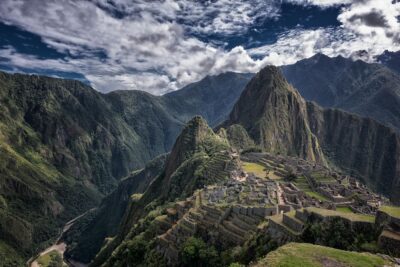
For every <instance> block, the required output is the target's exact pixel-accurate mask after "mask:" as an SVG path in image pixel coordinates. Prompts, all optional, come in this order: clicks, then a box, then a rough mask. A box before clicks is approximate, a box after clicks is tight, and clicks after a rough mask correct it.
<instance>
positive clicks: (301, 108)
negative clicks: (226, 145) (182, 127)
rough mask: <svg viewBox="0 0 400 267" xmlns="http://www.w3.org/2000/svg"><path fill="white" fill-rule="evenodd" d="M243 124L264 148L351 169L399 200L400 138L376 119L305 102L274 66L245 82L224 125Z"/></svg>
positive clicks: (378, 189)
mask: <svg viewBox="0 0 400 267" xmlns="http://www.w3.org/2000/svg"><path fill="white" fill-rule="evenodd" d="M236 124H240V125H242V126H243V127H244V129H245V130H246V131H247V132H248V134H249V136H250V137H251V138H252V139H253V140H254V142H255V143H256V145H259V146H261V147H262V148H263V149H264V150H266V151H270V152H274V153H280V154H284V155H295V156H299V157H302V158H305V159H307V160H311V161H315V162H320V163H321V162H322V163H324V159H326V160H327V161H328V163H329V164H333V165H336V166H337V167H339V168H342V169H345V170H347V171H349V172H353V174H354V175H357V176H359V177H360V178H361V179H364V181H365V183H366V184H367V185H368V186H369V187H370V188H373V189H375V190H377V191H379V192H382V193H384V194H386V195H387V196H389V197H390V198H391V199H392V201H393V202H396V203H399V202H400V194H399V192H400V191H399V187H400V180H399V179H400V137H399V136H398V134H396V132H395V131H394V130H392V129H391V128H389V127H386V126H384V125H382V124H380V123H378V122H376V121H374V120H372V119H369V118H361V117H359V116H356V115H353V114H350V113H347V112H344V111H341V110H338V109H323V108H321V107H319V106H318V105H316V104H315V103H312V102H306V101H304V99H303V98H302V97H301V96H300V95H299V93H298V92H297V91H296V90H295V89H294V88H293V87H291V86H290V85H289V84H288V82H287V81H286V80H285V78H284V77H283V74H282V73H281V71H280V70H279V69H277V68H276V67H272V66H269V67H266V68H264V69H263V70H261V71H260V72H259V73H258V74H257V75H256V76H255V77H254V78H253V79H252V80H251V81H250V83H249V84H248V85H247V87H246V89H245V90H244V91H243V93H242V95H241V97H240V99H239V100H238V102H237V103H236V104H235V106H234V108H233V110H232V112H231V114H230V116H229V119H228V120H227V121H225V122H224V123H223V124H222V127H229V126H231V125H236Z"/></svg>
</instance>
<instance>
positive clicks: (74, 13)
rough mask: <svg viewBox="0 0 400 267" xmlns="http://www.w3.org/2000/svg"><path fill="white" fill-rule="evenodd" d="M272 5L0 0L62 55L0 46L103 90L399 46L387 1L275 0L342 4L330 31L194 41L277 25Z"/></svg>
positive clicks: (157, 85) (393, 10)
mask: <svg viewBox="0 0 400 267" xmlns="http://www.w3.org/2000/svg"><path fill="white" fill-rule="evenodd" d="M281 2H282V1H278V0H269V1H266V0H213V1H211V0H207V1H190V0H152V1H145V0H90V1H89V0H88V1H83V0H68V1H57V0H47V1H42V0H3V1H2V4H1V5H0V20H1V21H2V22H3V23H6V24H10V25H15V26H18V27H20V28H22V29H24V30H26V31H29V32H32V33H35V34H37V35H39V36H40V37H41V38H42V41H43V42H44V43H45V44H46V45H47V46H49V47H51V48H53V49H56V50H57V51H59V52H60V53H63V54H64V55H65V57H64V58H60V59H43V58H38V57H37V56H35V55H26V54H20V53H18V52H17V51H16V50H15V49H14V48H13V47H6V48H3V49H0V59H1V60H2V61H3V62H5V61H6V63H7V64H9V65H10V66H13V67H16V68H18V67H19V68H32V69H43V70H45V69H55V70H59V71H67V72H79V73H82V74H83V75H84V76H85V77H86V78H87V79H88V80H89V81H90V82H91V83H92V85H93V86H94V87H95V88H96V89H98V90H100V91H103V92H107V91H111V90H117V89H138V90H145V91H148V92H151V93H154V94H162V93H165V92H167V91H170V90H176V89H178V88H180V87H182V86H184V85H186V84H188V83H191V82H194V81H197V80H199V79H201V78H203V77H204V76H206V75H209V74H219V73H221V72H226V71H238V72H256V71H258V70H259V69H260V68H261V67H263V66H265V65H266V64H275V65H282V64H289V63H294V62H295V61H297V60H299V59H303V58H305V57H310V56H312V55H314V54H315V53H317V52H322V53H325V54H327V55H331V56H335V55H343V56H355V55H359V53H358V51H359V50H366V51H367V60H373V58H374V56H375V55H378V54H379V53H382V52H383V51H384V50H386V49H388V50H392V51H393V50H398V49H400V47H399V39H400V38H399V32H400V29H399V22H398V19H397V18H398V16H399V15H400V9H399V5H400V4H399V3H396V2H392V1H391V0H379V4H377V1H376V0H353V1H350V0H283V2H287V3H288V2H290V3H295V4H298V5H314V6H319V7H321V8H328V7H332V6H341V12H340V15H339V17H338V20H339V22H340V23H341V24H342V26H341V27H339V28H320V29H308V30H306V29H302V28H294V29H290V30H288V31H286V32H284V33H282V34H281V36H280V37H279V38H278V41H277V42H276V43H274V44H269V45H264V46H260V47H258V48H254V49H251V50H246V49H245V48H243V47H242V46H238V47H235V48H233V49H231V50H226V49H225V48H224V45H221V46H218V45H217V44H215V43H210V42H208V41H207V38H202V36H206V35H212V34H219V35H223V36H235V35H236V34H243V35H245V34H246V32H247V31H248V30H250V29H251V27H253V26H254V25H256V24H259V23H261V22H263V21H265V20H266V19H278V18H279V16H280V3H281Z"/></svg>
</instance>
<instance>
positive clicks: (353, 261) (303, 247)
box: [256, 243, 394, 267]
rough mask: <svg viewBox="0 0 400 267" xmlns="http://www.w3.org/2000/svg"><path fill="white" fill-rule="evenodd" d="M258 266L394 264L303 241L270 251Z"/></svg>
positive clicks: (369, 265) (369, 266)
mask: <svg viewBox="0 0 400 267" xmlns="http://www.w3.org/2000/svg"><path fill="white" fill-rule="evenodd" d="M256 266H257V267H262V266H268V267H298V266H301V267H323V266H335V267H348V266H352V267H378V266H394V264H391V263H390V262H388V261H386V260H384V259H382V258H381V257H379V256H376V255H373V254H367V253H357V252H350V251H344V250H339V249H334V248H329V247H323V246H317V245H312V244H303V243H289V244H287V245H284V246H282V247H280V248H278V249H277V250H275V251H273V252H271V253H269V254H268V255H267V256H266V257H265V258H263V259H262V260H261V261H260V262H259V263H258V264H256Z"/></svg>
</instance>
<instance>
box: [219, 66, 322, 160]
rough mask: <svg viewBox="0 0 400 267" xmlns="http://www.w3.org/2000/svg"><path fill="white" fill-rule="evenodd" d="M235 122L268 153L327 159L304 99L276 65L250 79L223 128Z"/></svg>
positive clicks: (308, 158) (310, 158)
mask: <svg viewBox="0 0 400 267" xmlns="http://www.w3.org/2000/svg"><path fill="white" fill-rule="evenodd" d="M235 124H240V125H242V126H243V127H244V128H245V129H246V131H247V132H248V134H249V135H250V137H251V138H252V139H253V140H254V141H255V142H256V144H258V145H259V146H261V147H262V148H263V149H264V150H266V151H268V152H272V153H281V154H284V155H293V156H299V157H302V158H305V159H307V160H310V161H316V162H325V159H324V155H323V153H322V151H321V149H320V147H319V144H318V140H317V139H316V138H315V136H314V134H313V133H312V132H311V130H310V128H309V125H308V121H307V109H306V103H305V101H304V100H303V98H302V97H301V96H300V94H299V93H298V92H297V91H296V90H295V89H294V88H293V87H291V86H290V85H289V84H288V83H287V82H286V80H285V78H284V77H283V75H282V73H281V72H280V71H279V69H278V68H276V67H272V66H269V67H266V68H264V69H263V70H261V71H260V72H259V73H258V74H257V75H256V76H255V77H254V78H253V79H252V80H251V81H250V82H249V84H248V85H247V86H246V89H245V90H244V91H243V93H242V95H241V96H240V98H239V100H238V102H237V103H236V104H235V106H234V107H233V110H232V112H231V113H230V115H229V119H228V120H227V121H226V122H224V123H223V124H222V127H228V126H230V125H235Z"/></svg>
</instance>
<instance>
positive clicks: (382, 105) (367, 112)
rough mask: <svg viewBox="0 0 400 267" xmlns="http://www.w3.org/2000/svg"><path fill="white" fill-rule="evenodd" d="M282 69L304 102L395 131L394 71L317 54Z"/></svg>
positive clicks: (399, 91) (397, 80) (398, 82)
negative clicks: (354, 115) (368, 120)
mask: <svg viewBox="0 0 400 267" xmlns="http://www.w3.org/2000/svg"><path fill="white" fill-rule="evenodd" d="M383 63H384V62H383ZM384 64H385V63H384ZM282 70H283V73H284V75H285V77H286V78H287V79H288V81H289V82H290V83H291V84H293V86H294V87H296V88H297V89H298V90H299V92H300V94H301V95H302V96H303V97H304V98H305V99H306V100H308V101H315V102H316V103H317V104H318V105H320V106H322V107H331V108H339V109H343V110H346V111H348V112H351V113H355V114H358V115H360V116H362V117H369V118H373V119H374V120H376V121H379V122H381V123H383V124H385V125H387V126H390V127H393V128H394V129H396V130H397V131H399V129H400V116H399V114H400V76H399V75H398V73H396V71H393V70H394V69H392V71H391V70H390V69H389V68H387V67H385V66H383V65H380V64H369V63H366V62H363V61H360V60H358V61H353V60H351V59H347V58H343V57H340V56H339V57H335V58H330V57H327V56H325V55H323V54H317V55H315V56H313V57H311V58H309V59H304V60H301V61H299V62H297V63H295V64H293V65H288V66H284V67H282Z"/></svg>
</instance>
